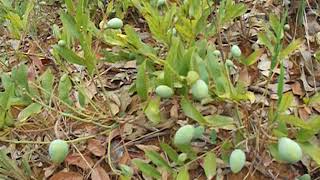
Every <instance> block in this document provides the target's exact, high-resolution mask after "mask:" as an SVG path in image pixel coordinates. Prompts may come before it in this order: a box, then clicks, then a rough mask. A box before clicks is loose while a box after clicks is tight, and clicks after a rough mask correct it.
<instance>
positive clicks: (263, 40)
mask: <svg viewBox="0 0 320 180" xmlns="http://www.w3.org/2000/svg"><path fill="white" fill-rule="evenodd" d="M258 39H259V42H261V43H262V44H263V45H265V46H267V48H268V49H269V50H270V51H271V53H272V52H273V51H274V48H273V45H272V43H271V41H270V38H268V36H267V34H265V33H262V32H261V33H258Z"/></svg>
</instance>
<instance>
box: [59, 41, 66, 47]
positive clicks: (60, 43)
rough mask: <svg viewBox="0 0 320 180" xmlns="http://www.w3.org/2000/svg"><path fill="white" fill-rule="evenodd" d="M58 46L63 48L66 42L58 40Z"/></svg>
mask: <svg viewBox="0 0 320 180" xmlns="http://www.w3.org/2000/svg"><path fill="white" fill-rule="evenodd" d="M58 45H59V46H61V47H63V46H65V45H66V41H65V40H59V41H58Z"/></svg>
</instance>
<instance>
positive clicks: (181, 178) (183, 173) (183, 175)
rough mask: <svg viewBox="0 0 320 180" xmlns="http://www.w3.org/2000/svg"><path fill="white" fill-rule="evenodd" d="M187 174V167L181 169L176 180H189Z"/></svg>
mask: <svg viewBox="0 0 320 180" xmlns="http://www.w3.org/2000/svg"><path fill="white" fill-rule="evenodd" d="M189 179H190V177H189V172H188V167H187V166H184V167H183V168H181V169H180V171H179V173H178V175H177V178H176V180H189Z"/></svg>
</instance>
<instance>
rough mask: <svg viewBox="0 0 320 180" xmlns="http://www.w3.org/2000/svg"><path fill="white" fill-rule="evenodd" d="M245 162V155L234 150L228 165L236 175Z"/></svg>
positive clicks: (238, 150) (239, 150) (240, 151)
mask: <svg viewBox="0 0 320 180" xmlns="http://www.w3.org/2000/svg"><path fill="white" fill-rule="evenodd" d="M245 162H246V154H245V153H244V152H243V151H242V150H241V149H235V150H234V151H232V153H231V155H230V158H229V163H230V168H231V171H232V172H233V173H238V172H240V171H241V169H242V168H243V167H244V165H245Z"/></svg>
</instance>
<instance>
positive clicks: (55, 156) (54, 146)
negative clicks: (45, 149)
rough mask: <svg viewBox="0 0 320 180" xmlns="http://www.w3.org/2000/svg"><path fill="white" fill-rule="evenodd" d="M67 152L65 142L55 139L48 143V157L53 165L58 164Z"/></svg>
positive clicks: (67, 147) (67, 148)
mask: <svg viewBox="0 0 320 180" xmlns="http://www.w3.org/2000/svg"><path fill="white" fill-rule="evenodd" d="M68 152H69V146H68V144H67V142H66V141H64V140H61V139H56V140H54V141H52V142H51V143H50V146H49V155H50V159H51V161H52V162H53V163H55V164H60V163H62V162H63V161H64V159H65V158H66V157H67V155H68Z"/></svg>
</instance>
